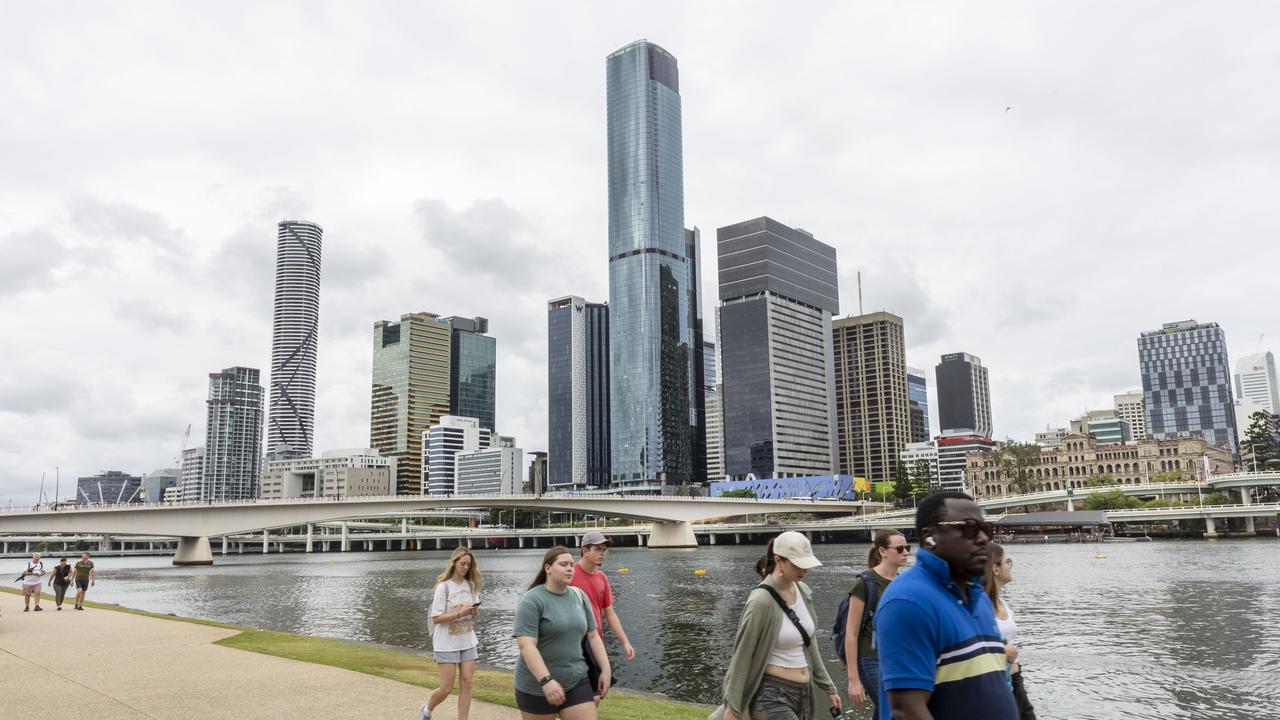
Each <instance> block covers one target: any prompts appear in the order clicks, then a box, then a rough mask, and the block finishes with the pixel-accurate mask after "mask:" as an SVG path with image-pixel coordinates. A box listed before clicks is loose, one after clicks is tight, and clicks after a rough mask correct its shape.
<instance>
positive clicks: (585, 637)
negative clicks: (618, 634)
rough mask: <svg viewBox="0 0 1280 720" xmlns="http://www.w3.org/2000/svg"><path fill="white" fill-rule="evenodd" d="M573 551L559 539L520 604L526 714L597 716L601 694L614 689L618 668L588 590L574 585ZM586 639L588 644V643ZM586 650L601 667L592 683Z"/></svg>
mask: <svg viewBox="0 0 1280 720" xmlns="http://www.w3.org/2000/svg"><path fill="white" fill-rule="evenodd" d="M573 567H574V562H573V554H572V553H570V552H569V548H567V547H564V546H563V545H557V546H555V547H553V548H551V549H550V550H548V551H547V554H546V555H544V556H543V558H542V567H541V568H540V569H539V570H538V575H537V576H536V577H535V578H534V579H533V582H532V583H530V584H529V590H528V592H526V593H525V594H524V597H522V598H520V604H519V605H518V606H517V607H516V620H515V626H514V627H513V628H512V631H511V635H512V637H514V638H515V639H516V647H517V648H519V651H520V654H519V656H518V657H517V658H516V672H515V693H516V707H518V708H520V716H521V717H522V718H523V720H550V719H551V718H554V717H556V716H559V717H560V718H563V720H596V705H597V703H596V702H593V701H594V700H595V699H596V698H598V697H599V698H602V697H604V696H605V695H607V694H608V693H609V686H610V683H611V678H612V672H611V671H610V668H609V656H608V654H606V653H605V651H604V641H603V640H601V639H600V633H598V632H596V617H595V613H593V612H592V610H591V603H590V601H588V600H587V598H586V595H585V594H584V593H583V592H582V591H581V590H579V589H577V588H576V587H573V574H574V569H573ZM584 645H585V646H586V647H585V648H584ZM585 652H590V653H591V658H592V659H593V660H594V661H595V664H596V666H597V667H599V669H600V676H599V681H598V685H597V686H596V687H594V688H593V687H592V686H591V677H590V668H589V666H588V665H587V657H586V655H585V654H584V653H585Z"/></svg>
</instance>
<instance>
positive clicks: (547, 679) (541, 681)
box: [538, 675, 553, 685]
mask: <svg viewBox="0 0 1280 720" xmlns="http://www.w3.org/2000/svg"><path fill="white" fill-rule="evenodd" d="M552 680H553V678H552V677H551V676H550V675H545V676H543V677H542V678H541V679H539V680H538V684H539V685H546V684H547V683H549V682H551V681H552Z"/></svg>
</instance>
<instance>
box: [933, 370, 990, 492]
mask: <svg viewBox="0 0 1280 720" xmlns="http://www.w3.org/2000/svg"><path fill="white" fill-rule="evenodd" d="M939 388H941V383H939ZM939 404H941V401H939ZM934 442H935V444H936V445H937V446H938V487H939V488H941V489H943V490H960V491H964V492H969V490H967V489H966V488H970V487H971V485H972V483H971V482H970V480H969V478H967V477H966V476H965V470H966V467H967V456H968V455H969V453H974V452H976V453H990V452H991V451H992V450H995V449H996V443H995V442H994V441H993V440H992V439H991V438H989V437H983V436H981V435H976V434H974V433H973V431H972V430H969V429H967V428H957V429H954V430H948V431H945V432H943V433H942V435H940V436H938V438H937V440H935V441H934Z"/></svg>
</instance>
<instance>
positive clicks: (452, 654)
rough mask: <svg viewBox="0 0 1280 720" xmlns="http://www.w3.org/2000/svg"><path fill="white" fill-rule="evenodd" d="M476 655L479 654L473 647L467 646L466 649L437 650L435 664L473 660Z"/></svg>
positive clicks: (454, 663)
mask: <svg viewBox="0 0 1280 720" xmlns="http://www.w3.org/2000/svg"><path fill="white" fill-rule="evenodd" d="M478 657H480V656H479V655H478V654H477V653H476V649H475V648H474V647H469V648H467V649H466V650H437V651H436V664H437V665H457V664H458V663H464V662H466V661H468V660H475V659H476V658H478Z"/></svg>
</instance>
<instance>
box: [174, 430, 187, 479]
mask: <svg viewBox="0 0 1280 720" xmlns="http://www.w3.org/2000/svg"><path fill="white" fill-rule="evenodd" d="M190 439H191V423H187V431H186V432H184V433H182V444H181V445H179V446H178V454H177V455H175V456H174V457H173V466H174V467H175V468H181V467H182V453H183V452H185V451H186V449H187V441H188V440H190Z"/></svg>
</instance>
